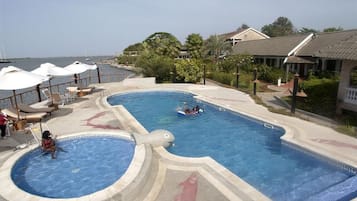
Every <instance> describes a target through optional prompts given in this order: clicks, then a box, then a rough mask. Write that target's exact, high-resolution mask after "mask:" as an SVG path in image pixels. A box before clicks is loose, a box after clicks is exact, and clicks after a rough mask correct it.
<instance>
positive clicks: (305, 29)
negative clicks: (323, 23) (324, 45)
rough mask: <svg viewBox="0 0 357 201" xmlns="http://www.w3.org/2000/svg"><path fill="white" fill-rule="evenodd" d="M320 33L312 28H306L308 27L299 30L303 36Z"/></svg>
mask: <svg viewBox="0 0 357 201" xmlns="http://www.w3.org/2000/svg"><path fill="white" fill-rule="evenodd" d="M318 32H319V31H317V30H315V29H310V28H306V27H303V28H301V29H300V30H299V33H302V34H305V33H306V34H307V33H318Z"/></svg>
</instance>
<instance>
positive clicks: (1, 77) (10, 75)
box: [0, 66, 48, 120]
mask: <svg viewBox="0 0 357 201" xmlns="http://www.w3.org/2000/svg"><path fill="white" fill-rule="evenodd" d="M46 80H48V78H47V77H44V76H41V75H37V74H35V73H31V72H28V71H25V70H22V69H20V68H17V67H14V66H8V67H5V68H2V69H1V71H0V90H12V91H13V94H14V100H15V106H16V112H17V119H18V120H19V119H20V114H19V108H18V105H17V100H16V90H18V89H25V88H29V87H32V86H35V85H38V84H41V83H42V82H44V81H46Z"/></svg>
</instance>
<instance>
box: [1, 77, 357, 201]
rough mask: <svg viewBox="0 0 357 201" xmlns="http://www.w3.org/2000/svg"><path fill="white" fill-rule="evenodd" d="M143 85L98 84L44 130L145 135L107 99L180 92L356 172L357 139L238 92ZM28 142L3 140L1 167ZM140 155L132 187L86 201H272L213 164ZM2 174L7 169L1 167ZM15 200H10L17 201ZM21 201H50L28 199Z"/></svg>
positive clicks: (156, 153) (149, 152)
mask: <svg viewBox="0 0 357 201" xmlns="http://www.w3.org/2000/svg"><path fill="white" fill-rule="evenodd" d="M143 80H145V79H143ZM143 80H138V79H131V80H130V81H127V82H126V81H124V82H121V83H106V84H98V85H97V86H96V91H95V92H94V93H93V94H90V95H87V96H84V97H81V98H78V99H77V100H76V101H75V102H72V103H69V104H67V105H65V106H64V107H62V108H60V110H58V111H56V112H54V113H53V115H52V116H50V117H48V118H47V119H45V120H44V121H43V127H44V128H47V127H48V128H49V129H50V130H51V131H52V132H53V133H54V134H56V135H59V136H61V135H68V134H72V133H78V132H92V131H98V132H118V131H125V130H127V131H131V132H138V133H143V134H144V133H147V131H146V130H145V129H144V128H142V126H141V125H140V124H139V123H138V122H136V121H135V119H133V118H132V117H131V115H130V114H128V113H127V111H126V110H125V108H121V107H115V108H113V107H110V106H108V105H107V104H106V103H105V101H104V98H105V97H106V96H108V95H110V94H114V93H122V92H128V91H132V90H136V91H137V90H141V91H143V90H144V91H145V90H171V89H174V90H182V91H188V92H191V93H194V94H196V95H198V98H199V99H201V100H204V101H208V102H211V103H213V104H217V105H219V106H222V107H226V108H228V109H231V110H233V111H237V112H240V113H243V114H246V115H249V116H252V117H254V118H257V119H260V120H262V121H264V122H268V123H271V124H276V125H279V126H282V127H283V128H284V129H285V130H286V134H285V135H284V136H283V137H282V139H283V140H285V141H286V142H288V143H292V144H294V145H296V146H299V147H303V148H305V149H307V150H309V151H312V152H315V153H318V154H321V155H322V156H325V157H327V158H330V159H332V160H336V161H341V162H342V163H345V164H348V165H350V166H352V167H354V168H357V139H355V138H352V137H349V136H346V135H342V134H340V133H337V132H336V131H334V130H333V129H331V128H329V127H326V126H321V125H319V124H316V123H314V122H309V121H305V120H302V119H298V118H296V117H291V116H284V115H281V114H276V113H271V112H269V111H268V110H267V109H266V108H265V107H263V106H261V105H257V104H255V103H254V101H253V100H252V99H251V98H250V97H249V96H248V95H246V94H244V93H241V92H239V91H237V90H234V89H229V88H222V87H220V86H214V85H209V84H208V85H206V86H204V85H192V84H160V85H156V84H149V83H145V81H143ZM258 95H259V96H261V97H262V99H263V100H264V102H266V103H267V104H273V105H276V104H274V101H273V98H272V97H273V96H271V95H268V94H258ZM277 104H278V103H277ZM278 105H279V104H278ZM34 128H35V129H34V130H35V133H36V134H37V135H39V134H40V133H39V124H35V125H34ZM30 139H31V135H29V134H24V133H16V134H12V136H11V137H10V138H8V139H6V140H1V141H0V151H2V152H1V153H0V164H3V162H4V161H7V159H8V158H9V157H12V155H14V153H16V152H17V151H15V152H14V151H13V149H14V148H15V146H16V145H19V144H22V143H24V142H27V141H28V140H30ZM140 149H143V150H145V151H144V152H145V157H144V158H143V161H144V162H143V164H135V165H137V166H139V167H140V168H139V169H138V171H137V172H136V174H137V176H135V178H134V179H132V180H130V181H129V180H128V181H125V183H126V187H125V188H123V187H116V188H108V191H111V193H113V192H112V191H119V190H118V189H119V188H120V189H123V190H122V191H119V192H117V193H115V196H114V198H109V197H106V196H107V195H106V194H105V193H101V194H100V195H98V194H96V195H91V196H89V197H87V199H89V200H105V199H108V200H110V199H113V200H157V201H166V200H175V199H178V197H180V196H184V195H185V189H186V190H187V191H190V190H192V189H195V188H196V194H195V197H196V199H195V200H196V201H216V200H269V199H268V198H267V197H265V196H264V195H263V194H261V193H260V192H258V191H257V190H255V189H254V188H252V187H251V186H250V185H248V184H247V183H245V182H244V181H243V180H241V179H240V178H238V177H237V176H235V175H233V174H232V173H231V172H230V171H228V170H227V169H225V168H224V167H222V166H220V165H219V164H218V163H216V162H215V161H214V160H212V159H211V158H207V157H205V158H199V159H193V158H184V157H178V156H173V155H172V154H170V153H168V152H167V151H166V150H165V149H163V148H162V147H150V146H149V145H145V146H144V145H143V146H140ZM0 168H4V167H3V166H0ZM353 171H354V170H353ZM0 177H1V178H0V180H1V183H0V189H4V188H5V189H6V188H9V187H8V185H10V184H11V181H8V180H10V179H9V177H6V176H3V177H2V176H1V175H0ZM4 180H7V182H3V181H4ZM197 184H199V185H197ZM0 193H1V192H0ZM186 193H188V192H186ZM191 193H192V192H191ZM8 194H16V192H12V191H11V192H8ZM1 196H2V195H1ZM192 196H193V195H191V198H192ZM15 198H16V196H15ZM15 198H14V199H8V200H16V199H15ZM1 199H4V197H2V198H1V197H0V200H1ZM4 200H5V199H4ZM23 200H51V199H40V198H34V197H33V196H27V198H26V199H23ZM75 200H81V199H75ZM82 200H84V199H82ZM193 200H194V199H193Z"/></svg>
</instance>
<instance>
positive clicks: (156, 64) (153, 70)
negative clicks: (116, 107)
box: [136, 53, 174, 83]
mask: <svg viewBox="0 0 357 201" xmlns="http://www.w3.org/2000/svg"><path fill="white" fill-rule="evenodd" d="M136 66H138V67H140V68H142V73H143V74H144V76H145V77H155V78H156V81H157V82H158V83H161V82H167V81H171V80H172V75H171V74H170V72H172V71H173V69H174V60H173V59H171V58H169V57H165V56H160V55H157V54H151V53H148V54H142V55H141V56H140V57H139V58H138V60H137V62H136Z"/></svg>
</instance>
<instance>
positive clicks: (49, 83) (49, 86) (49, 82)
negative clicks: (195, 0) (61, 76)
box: [48, 78, 52, 95]
mask: <svg viewBox="0 0 357 201" xmlns="http://www.w3.org/2000/svg"><path fill="white" fill-rule="evenodd" d="M48 88H50V93H51V95H52V86H51V78H50V79H48Z"/></svg>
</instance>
